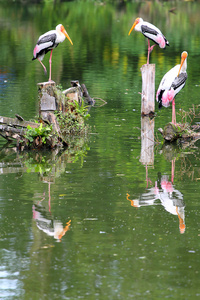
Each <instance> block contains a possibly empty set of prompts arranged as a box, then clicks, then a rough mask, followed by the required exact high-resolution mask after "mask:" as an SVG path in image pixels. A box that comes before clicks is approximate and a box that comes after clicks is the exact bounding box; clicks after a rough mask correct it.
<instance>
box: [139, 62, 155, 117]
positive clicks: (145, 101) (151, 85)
mask: <svg viewBox="0 0 200 300" xmlns="http://www.w3.org/2000/svg"><path fill="white" fill-rule="evenodd" d="M141 73H142V93H141V115H142V116H150V115H154V112H155V64H148V65H147V64H146V65H143V66H142V67H141Z"/></svg>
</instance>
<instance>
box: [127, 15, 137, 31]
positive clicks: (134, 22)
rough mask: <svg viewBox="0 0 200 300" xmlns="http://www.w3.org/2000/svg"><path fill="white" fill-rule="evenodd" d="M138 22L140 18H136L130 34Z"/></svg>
mask: <svg viewBox="0 0 200 300" xmlns="http://www.w3.org/2000/svg"><path fill="white" fill-rule="evenodd" d="M138 23H139V18H137V19H136V20H135V22H134V23H133V25H132V27H131V29H130V31H129V33H128V35H130V34H131V31H132V30H133V29H134V28H135V26H136V25H137V24H138Z"/></svg>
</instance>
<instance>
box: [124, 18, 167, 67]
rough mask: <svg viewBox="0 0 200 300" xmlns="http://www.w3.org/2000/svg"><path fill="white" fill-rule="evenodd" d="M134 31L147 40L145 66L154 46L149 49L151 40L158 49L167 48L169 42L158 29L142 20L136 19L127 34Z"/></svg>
mask: <svg viewBox="0 0 200 300" xmlns="http://www.w3.org/2000/svg"><path fill="white" fill-rule="evenodd" d="M133 29H135V31H140V32H141V33H142V34H143V35H144V36H145V37H146V38H147V39H148V56H147V64H149V56H150V53H151V52H152V51H153V48H154V46H155V45H152V46H151V47H150V41H149V40H152V41H153V42H154V43H156V44H157V45H158V46H159V47H160V48H165V47H166V45H167V46H169V42H168V40H167V39H166V37H165V36H164V35H163V34H162V32H161V31H160V29H158V28H157V27H156V26H154V25H153V24H151V23H149V22H145V21H143V19H142V18H137V19H136V20H135V22H134V23H133V26H132V27H131V29H130V31H129V34H128V35H130V34H131V31H132V30H133Z"/></svg>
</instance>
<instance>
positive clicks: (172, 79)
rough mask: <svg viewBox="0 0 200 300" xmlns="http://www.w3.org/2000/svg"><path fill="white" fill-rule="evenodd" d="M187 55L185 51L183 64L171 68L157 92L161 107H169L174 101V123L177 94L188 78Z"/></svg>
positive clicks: (173, 119) (174, 122)
mask: <svg viewBox="0 0 200 300" xmlns="http://www.w3.org/2000/svg"><path fill="white" fill-rule="evenodd" d="M187 56H188V53H187V52H186V51H183V52H182V54H181V64H179V65H176V66H175V67H173V68H172V69H171V70H169V71H168V72H167V73H166V74H165V75H164V76H163V78H162V80H161V82H160V85H159V87H158V91H157V93H156V100H157V101H158V103H159V108H161V107H162V106H165V107H168V106H169V105H170V102H172V123H173V124H176V113H175V100H174V99H175V96H176V94H178V92H180V90H181V89H182V88H183V87H184V86H185V83H186V79H187V73H186V69H187Z"/></svg>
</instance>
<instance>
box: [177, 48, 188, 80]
mask: <svg viewBox="0 0 200 300" xmlns="http://www.w3.org/2000/svg"><path fill="white" fill-rule="evenodd" d="M187 56H188V54H187V52H186V51H184V52H183V53H182V54H181V65H180V68H179V71H178V76H179V74H180V71H181V68H182V65H183V63H184V61H185V60H186V58H187Z"/></svg>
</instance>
